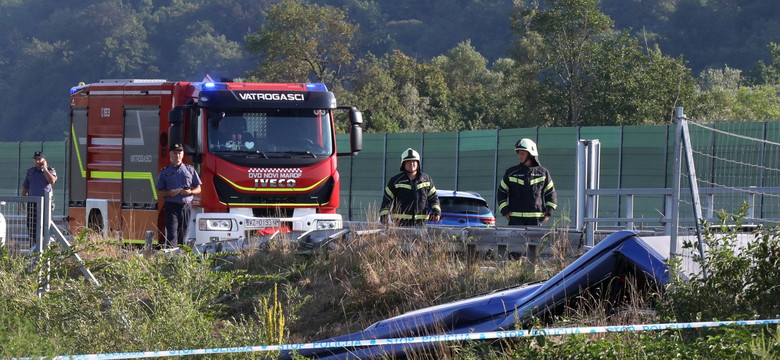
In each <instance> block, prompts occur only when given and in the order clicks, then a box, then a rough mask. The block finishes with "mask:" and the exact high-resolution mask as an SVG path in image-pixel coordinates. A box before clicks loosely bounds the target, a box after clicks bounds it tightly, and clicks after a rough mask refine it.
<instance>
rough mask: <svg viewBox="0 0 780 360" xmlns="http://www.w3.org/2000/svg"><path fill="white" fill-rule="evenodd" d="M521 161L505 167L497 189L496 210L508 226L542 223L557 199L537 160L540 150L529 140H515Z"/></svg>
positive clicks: (553, 187) (548, 177)
mask: <svg viewBox="0 0 780 360" xmlns="http://www.w3.org/2000/svg"><path fill="white" fill-rule="evenodd" d="M515 153H516V154H517V160H518V161H519V162H520V164H518V165H515V166H512V167H510V168H509V169H507V170H506V173H505V174H504V177H503V178H502V179H501V184H500V186H499V187H498V191H496V200H497V201H498V210H499V212H501V215H504V217H506V218H507V220H509V225H541V224H542V223H544V222H546V221H547V220H549V219H550V216H552V214H553V212H554V211H555V208H557V207H558V204H557V202H558V199H557V196H556V194H555V186H554V185H553V180H552V176H550V172H549V171H547V169H546V168H545V167H544V166H542V165H541V164H540V163H539V151H538V150H537V148H536V143H534V142H533V140H531V139H520V140H519V141H518V142H517V143H515Z"/></svg>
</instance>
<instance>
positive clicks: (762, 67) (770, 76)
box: [747, 42, 780, 85]
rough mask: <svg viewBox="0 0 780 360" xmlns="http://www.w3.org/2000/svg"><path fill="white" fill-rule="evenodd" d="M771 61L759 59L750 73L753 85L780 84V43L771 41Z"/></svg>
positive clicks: (750, 80)
mask: <svg viewBox="0 0 780 360" xmlns="http://www.w3.org/2000/svg"><path fill="white" fill-rule="evenodd" d="M767 49H769V56H770V62H769V65H766V64H764V61H763V60H759V61H758V62H757V63H756V64H755V65H754V66H753V68H752V69H751V70H750V72H749V73H748V79H747V80H748V82H749V83H750V84H753V85H780V44H777V43H774V42H772V43H769V45H767Z"/></svg>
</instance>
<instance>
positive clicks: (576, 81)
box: [513, 0, 694, 126]
mask: <svg viewBox="0 0 780 360" xmlns="http://www.w3.org/2000/svg"><path fill="white" fill-rule="evenodd" d="M517 4H518V8H517V11H516V12H515V13H514V14H513V30H514V31H515V32H516V34H517V35H518V40H517V42H516V46H515V48H514V53H513V54H514V57H515V59H516V60H517V74H518V75H519V76H522V77H521V78H519V79H518V81H519V82H520V83H521V84H522V82H523V81H526V82H531V83H529V84H528V85H521V86H520V87H519V90H518V91H519V92H518V93H519V95H520V96H521V97H524V98H526V99H527V100H525V101H526V102H527V103H528V106H527V109H528V111H527V112H526V113H525V115H524V116H525V117H527V118H530V119H531V120H530V121H526V123H528V122H531V121H535V125H568V126H579V125H621V124H655V123H664V122H666V121H669V119H670V118H671V117H670V115H671V112H672V109H673V108H674V107H675V106H684V105H685V104H687V103H688V102H689V101H690V100H691V99H692V98H693V94H694V80H693V77H692V76H691V75H690V70H689V69H688V68H687V67H685V65H684V63H683V60H682V59H681V58H680V59H673V58H670V57H667V56H664V55H663V54H662V53H661V52H660V51H659V50H657V49H647V50H646V49H643V48H642V47H641V46H640V45H639V43H638V41H637V40H636V39H635V38H632V37H631V36H630V33H629V31H628V30H626V31H623V32H615V31H614V30H612V21H611V20H610V19H609V17H607V16H606V15H604V14H602V13H600V12H599V10H598V7H597V5H596V2H595V0H548V1H547V2H546V4H547V6H546V7H540V5H539V4H538V3H534V4H533V5H532V6H526V5H524V4H523V3H521V2H517ZM532 79H539V80H538V84H536V85H533V84H532V82H533V81H534V80H532Z"/></svg>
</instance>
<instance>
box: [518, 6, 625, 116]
mask: <svg viewBox="0 0 780 360" xmlns="http://www.w3.org/2000/svg"><path fill="white" fill-rule="evenodd" d="M545 3H546V5H547V6H546V7H544V8H542V7H540V6H539V3H537V2H534V3H533V4H531V5H527V4H525V3H524V2H522V1H515V6H516V10H515V12H514V13H513V14H512V30H513V32H514V33H515V34H516V36H517V38H518V41H517V43H516V45H515V49H514V50H515V51H514V56H515V58H516V59H517V60H518V62H519V63H521V64H529V63H530V64H533V65H536V67H538V69H539V70H540V73H539V75H540V76H541V78H542V80H541V81H542V83H544V84H545V86H546V87H547V88H548V89H550V90H551V91H549V92H548V93H547V94H546V95H547V97H548V98H549V97H551V98H552V99H548V101H549V102H554V103H560V102H563V103H564V104H565V109H566V113H565V114H557V115H555V116H554V121H555V122H557V123H560V124H566V125H571V126H578V125H579V124H580V115H581V113H582V110H583V108H584V106H585V102H586V96H585V95H586V93H587V90H588V89H587V88H588V86H589V84H590V82H589V81H588V79H587V75H588V72H589V67H590V66H591V65H593V64H592V63H590V62H589V59H590V58H592V57H593V56H594V54H595V52H596V51H597V49H598V47H599V41H600V39H601V38H602V37H603V36H604V35H605V34H606V32H607V31H608V30H609V29H610V27H611V26H612V25H613V23H612V20H610V19H609V17H607V16H606V15H604V14H602V13H601V12H600V11H599V9H598V6H597V5H596V2H595V1H594V0H548V1H545ZM561 116H563V119H561ZM564 119H565V120H564Z"/></svg>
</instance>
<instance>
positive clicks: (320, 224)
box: [317, 220, 336, 230]
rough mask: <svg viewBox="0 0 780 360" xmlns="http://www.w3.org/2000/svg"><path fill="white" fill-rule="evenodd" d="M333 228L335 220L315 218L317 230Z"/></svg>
mask: <svg viewBox="0 0 780 360" xmlns="http://www.w3.org/2000/svg"><path fill="white" fill-rule="evenodd" d="M335 228H336V221H335V220H317V230H332V229H335Z"/></svg>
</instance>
